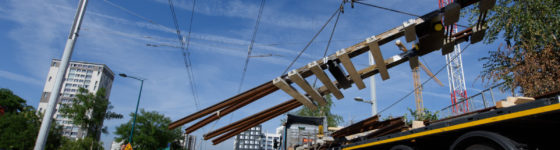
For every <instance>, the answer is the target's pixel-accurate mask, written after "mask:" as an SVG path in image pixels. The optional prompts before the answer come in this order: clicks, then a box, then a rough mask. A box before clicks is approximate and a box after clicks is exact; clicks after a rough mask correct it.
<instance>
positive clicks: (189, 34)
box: [183, 0, 200, 109]
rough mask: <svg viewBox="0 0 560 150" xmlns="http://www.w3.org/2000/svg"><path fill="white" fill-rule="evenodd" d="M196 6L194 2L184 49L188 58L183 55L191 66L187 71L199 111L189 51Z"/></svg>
mask: <svg viewBox="0 0 560 150" xmlns="http://www.w3.org/2000/svg"><path fill="white" fill-rule="evenodd" d="M195 6H196V0H193V5H192V8H191V18H190V20H189V29H188V30H189V32H188V34H187V40H186V44H187V46H186V48H185V49H184V51H185V53H186V56H185V53H183V60H186V61H187V63H188V66H189V67H188V69H187V70H188V71H189V74H190V76H189V77H190V81H192V84H191V86H192V87H191V90H192V93H193V95H194V96H195V97H196V98H195V100H196V101H195V102H196V105H197V106H196V107H197V108H196V109H198V105H200V104H199V101H198V90H197V88H196V82H195V81H196V80H195V78H194V77H195V76H194V73H193V71H192V62H191V57H190V56H191V52H190V51H189V48H190V44H191V31H192V24H193V18H194V10H195ZM185 57H186V58H185Z"/></svg>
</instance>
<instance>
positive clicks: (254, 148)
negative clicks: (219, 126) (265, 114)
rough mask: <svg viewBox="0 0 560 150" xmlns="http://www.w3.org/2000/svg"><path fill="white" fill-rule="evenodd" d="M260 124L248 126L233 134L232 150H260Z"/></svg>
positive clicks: (261, 134) (261, 144)
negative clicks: (244, 129) (242, 130)
mask: <svg viewBox="0 0 560 150" xmlns="http://www.w3.org/2000/svg"><path fill="white" fill-rule="evenodd" d="M261 130H262V127H261V125H258V126H255V127H252V128H250V129H249V130H247V131H244V132H241V133H240V134H238V135H236V136H235V140H234V142H233V146H234V148H233V149H234V150H261V149H262V147H263V146H264V144H263V143H262V138H263V133H262V132H261Z"/></svg>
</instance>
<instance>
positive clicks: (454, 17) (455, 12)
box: [443, 3, 461, 26]
mask: <svg viewBox="0 0 560 150" xmlns="http://www.w3.org/2000/svg"><path fill="white" fill-rule="evenodd" d="M443 14H444V15H443V16H444V17H445V18H444V19H443V23H444V24H445V26H451V25H453V24H455V22H457V21H459V16H460V14H461V5H459V4H458V3H451V4H449V5H447V6H445V10H444V13H443Z"/></svg>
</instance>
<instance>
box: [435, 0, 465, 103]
mask: <svg viewBox="0 0 560 150" xmlns="http://www.w3.org/2000/svg"><path fill="white" fill-rule="evenodd" d="M450 3H453V0H439V8H442V7H445V6H446V5H447V4H450ZM453 33H457V24H455V25H454V30H453ZM445 61H446V63H447V64H448V65H447V77H448V80H449V93H450V94H451V104H452V105H453V107H452V111H453V113H454V114H459V113H461V112H462V113H465V112H468V111H469V101H468V100H465V101H464V102H460V101H461V99H466V98H467V88H466V85H465V74H464V72H463V58H462V56H461V45H460V44H457V45H455V46H454V50H453V51H452V52H450V53H449V54H447V55H445ZM459 102H460V103H459Z"/></svg>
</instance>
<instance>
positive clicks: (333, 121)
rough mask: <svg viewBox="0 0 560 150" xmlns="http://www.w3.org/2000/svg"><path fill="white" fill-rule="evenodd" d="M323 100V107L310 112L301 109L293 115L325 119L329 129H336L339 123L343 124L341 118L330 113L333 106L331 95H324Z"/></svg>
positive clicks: (309, 110)
mask: <svg viewBox="0 0 560 150" xmlns="http://www.w3.org/2000/svg"><path fill="white" fill-rule="evenodd" d="M324 98H325V100H326V101H327V104H326V105H324V106H317V108H318V109H317V110H311V109H309V108H307V107H302V108H300V109H299V110H297V111H296V112H295V113H294V114H296V115H299V116H309V117H324V116H326V117H327V122H328V126H329V127H336V126H338V125H339V124H340V123H342V122H344V119H343V118H342V116H340V115H337V114H333V113H332V112H331V107H332V106H334V104H333V102H332V98H331V95H325V97H324Z"/></svg>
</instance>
